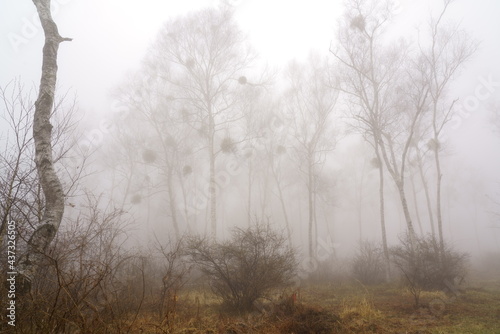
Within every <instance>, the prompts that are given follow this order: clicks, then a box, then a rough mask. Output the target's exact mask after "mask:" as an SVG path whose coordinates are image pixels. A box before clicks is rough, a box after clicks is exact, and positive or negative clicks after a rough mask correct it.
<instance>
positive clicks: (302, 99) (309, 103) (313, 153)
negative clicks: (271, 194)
mask: <svg viewBox="0 0 500 334" xmlns="http://www.w3.org/2000/svg"><path fill="white" fill-rule="evenodd" d="M329 70H330V69H329V65H328V63H327V62H326V61H325V60H324V59H321V58H320V57H319V56H317V57H315V56H311V58H310V59H309V61H308V63H307V64H298V63H292V64H291V66H290V68H289V82H290V88H289V91H288V92H287V101H288V104H287V113H288V116H289V118H290V120H291V127H292V136H293V139H292V140H293V142H294V145H293V149H294V151H295V155H296V158H297V162H298V165H299V169H300V170H301V172H302V173H303V175H304V176H305V185H306V188H307V207H308V246H309V256H311V257H315V256H316V255H315V251H314V250H315V244H316V243H315V240H316V238H317V233H314V230H315V229H317V227H316V226H315V224H316V198H317V197H316V193H317V186H318V184H317V183H318V176H319V173H320V169H321V167H322V166H323V164H324V162H325V159H326V153H327V152H328V151H331V150H332V149H333V148H334V147H335V144H336V138H335V136H334V135H333V128H332V124H333V119H332V116H333V113H334V107H335V104H336V102H337V92H336V91H335V90H333V89H331V88H330V87H329V80H330V77H329Z"/></svg>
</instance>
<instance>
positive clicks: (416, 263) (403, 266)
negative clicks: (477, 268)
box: [391, 235, 468, 307]
mask: <svg viewBox="0 0 500 334" xmlns="http://www.w3.org/2000/svg"><path fill="white" fill-rule="evenodd" d="M391 255H392V260H393V262H394V264H395V266H396V267H397V268H398V269H399V271H400V272H401V274H402V275H403V278H404V280H405V283H406V285H407V287H408V289H409V291H410V293H411V294H412V295H413V297H414V300H415V306H416V307H418V306H419V305H420V293H421V292H422V291H423V290H427V291H432V290H447V289H450V287H451V286H454V285H456V284H460V283H462V281H463V280H464V278H465V274H466V260H467V257H468V256H467V254H464V253H459V252H457V251H455V250H453V249H452V248H451V247H450V246H449V245H447V244H446V243H445V244H444V249H442V250H441V249H440V244H439V241H438V240H436V239H435V238H433V237H432V236H430V235H428V236H426V237H421V238H414V239H413V242H412V240H411V239H410V237H409V236H408V235H406V236H405V237H404V238H402V239H401V244H400V245H399V246H396V247H393V248H392V249H391Z"/></svg>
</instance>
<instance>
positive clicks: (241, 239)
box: [187, 225, 297, 311]
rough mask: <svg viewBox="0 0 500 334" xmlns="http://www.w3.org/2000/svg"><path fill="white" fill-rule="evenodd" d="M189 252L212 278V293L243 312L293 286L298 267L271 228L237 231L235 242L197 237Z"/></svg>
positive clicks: (289, 251) (235, 230)
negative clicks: (272, 291) (268, 295)
mask: <svg viewBox="0 0 500 334" xmlns="http://www.w3.org/2000/svg"><path fill="white" fill-rule="evenodd" d="M187 253H188V254H189V255H190V258H191V261H193V263H195V264H196V265H198V266H199V267H200V269H201V270H202V271H203V272H204V273H205V274H206V275H208V277H209V278H210V279H211V283H210V284H211V287H212V290H213V292H214V293H215V294H216V295H217V296H219V297H221V298H222V300H223V302H224V305H225V306H228V307H231V308H233V309H237V310H240V311H245V310H250V309H252V308H253V303H254V301H256V300H257V299H259V298H261V297H265V296H266V295H267V294H268V293H269V292H270V291H271V290H273V289H275V288H281V287H285V286H287V285H289V284H290V283H291V282H292V279H293V277H294V274H295V271H296V267H297V260H296V256H295V251H294V250H293V249H292V248H290V246H289V245H288V240H287V239H286V237H285V236H284V235H283V234H281V233H277V232H275V231H273V230H272V229H271V227H270V226H269V225H255V226H253V227H250V228H248V229H239V228H236V229H234V230H233V233H232V238H231V240H229V241H224V242H210V241H208V240H207V239H206V238H200V237H193V238H191V239H190V240H189V242H188V247H187Z"/></svg>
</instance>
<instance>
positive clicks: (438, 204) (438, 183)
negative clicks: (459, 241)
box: [434, 138, 444, 252]
mask: <svg viewBox="0 0 500 334" xmlns="http://www.w3.org/2000/svg"><path fill="white" fill-rule="evenodd" d="M435 140H436V146H437V145H438V144H437V138H435ZM434 160H435V161H436V174H437V175H436V217H437V224H438V233H439V247H440V248H441V252H443V251H444V237H443V216H442V214H441V179H442V177H443V174H442V173H441V163H440V161H439V147H435V150H434Z"/></svg>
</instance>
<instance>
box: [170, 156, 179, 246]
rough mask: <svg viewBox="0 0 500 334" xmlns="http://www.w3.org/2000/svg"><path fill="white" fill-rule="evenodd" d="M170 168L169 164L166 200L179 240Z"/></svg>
mask: <svg viewBox="0 0 500 334" xmlns="http://www.w3.org/2000/svg"><path fill="white" fill-rule="evenodd" d="M172 169H173V167H171V166H169V167H168V172H167V187H168V200H169V204H170V214H171V215H172V224H173V225H174V231H175V237H176V238H177V240H179V238H180V232H179V223H178V221H177V206H176V205H177V203H176V201H175V196H174V186H173V184H172V181H173V174H172V172H173V171H172Z"/></svg>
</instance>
